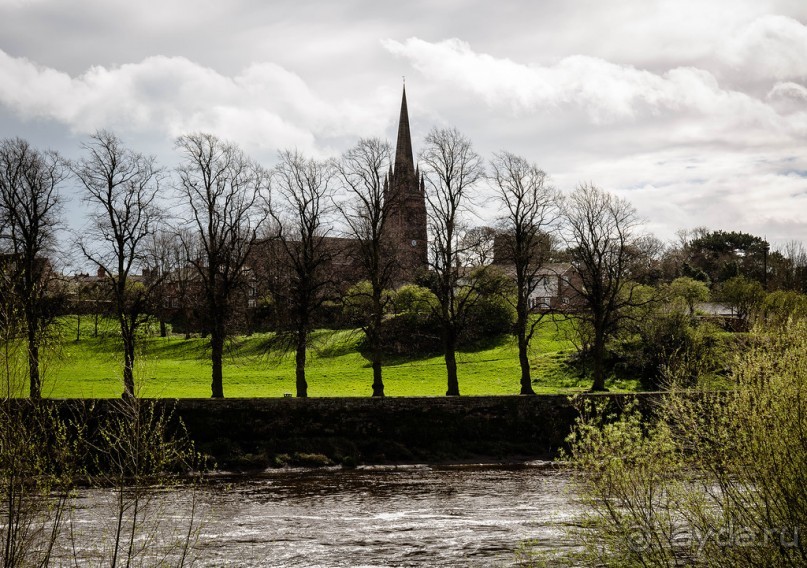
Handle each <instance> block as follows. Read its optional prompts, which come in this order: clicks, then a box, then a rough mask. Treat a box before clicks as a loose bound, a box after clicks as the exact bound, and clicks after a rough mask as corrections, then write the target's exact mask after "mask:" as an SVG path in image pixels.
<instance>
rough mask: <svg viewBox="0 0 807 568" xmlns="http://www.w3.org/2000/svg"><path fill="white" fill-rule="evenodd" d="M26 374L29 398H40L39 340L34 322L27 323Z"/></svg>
mask: <svg viewBox="0 0 807 568" xmlns="http://www.w3.org/2000/svg"><path fill="white" fill-rule="evenodd" d="M28 374H29V377H30V379H31V381H30V382H31V389H30V396H31V398H32V399H38V398H41V397H42V385H41V382H40V377H39V340H38V338H37V333H36V326H35V325H34V322H28Z"/></svg>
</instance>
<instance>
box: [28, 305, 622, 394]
mask: <svg viewBox="0 0 807 568" xmlns="http://www.w3.org/2000/svg"><path fill="white" fill-rule="evenodd" d="M74 326H75V319H72V318H71V320H69V321H68V322H65V328H64V330H63V336H64V337H68V339H65V340H64V341H62V342H61V343H60V344H59V347H58V349H57V350H56V351H57V353H56V355H54V356H53V357H51V360H52V362H51V363H50V364H49V366H48V369H47V371H46V377H45V382H44V385H43V394H44V395H45V396H50V397H57V398H63V397H117V396H119V395H120V393H121V391H122V387H121V382H120V379H119V377H120V375H121V357H120V355H119V351H120V350H119V347H118V339H117V338H116V337H115V333H114V325H112V323H111V322H105V323H104V326H103V327H104V329H102V330H101V331H102V333H101V334H100V336H99V337H97V338H93V337H91V336H90V333H91V331H92V330H91V326H90V325H89V321H87V320H85V321H84V322H83V324H82V334H83V335H82V339H81V341H78V342H77V341H74V334H75V330H74ZM565 331H566V325H565V324H564V322H561V323H560V325H559V326H555V324H554V323H552V322H546V323H544V324H542V327H541V329H540V331H539V332H538V334H537V336H536V338H535V340H534V341H533V352H532V363H533V369H534V370H533V378H534V388H535V390H536V391H537V392H553V393H557V392H578V391H581V390H584V389H585V388H588V387H589V386H590V379H587V378H581V377H579V376H577V375H576V374H575V372H574V371H573V370H572V369H570V368H569V367H568V366H566V365H565V363H564V361H565V358H566V355H567V354H568V353H569V352H570V350H572V349H573V347H572V345H571V344H570V342H569V341H568V340H567V339H566V338H565V337H566V336H565ZM270 339H271V336H270V335H268V334H255V335H252V336H249V337H238V338H236V339H235V340H233V341H232V342H231V343H230V345H229V348H228V353H227V354H226V357H225V364H224V394H225V396H227V397H275V396H283V394H284V393H294V392H295V390H294V358H293V356H292V355H284V354H280V353H275V352H273V351H272V350H270V349H269V347H268V345H269V343H270V341H269V340H270ZM360 339H361V333H360V332H356V331H336V332H334V331H318V332H317V333H316V334H315V338H314V344H313V346H312V349H311V350H310V355H309V364H308V366H307V379H308V383H309V396H369V395H370V394H371V388H370V385H371V382H372V370H371V368H370V366H369V363H368V361H367V360H366V359H364V358H363V357H362V356H361V355H360V354H359V353H358V352H357V351H356V345H357V343H358V341H359V340H360ZM141 344H142V346H143V353H144V354H143V355H141V357H140V359H139V364H138V368H137V372H136V375H137V377H138V388H139V393H140V395H141V396H149V397H209V396H210V364H209V352H208V349H207V340H205V339H201V338H192V339H189V340H185V339H183V338H182V337H180V336H172V337H167V338H160V337H154V336H151V337H147V338H144V341H143V342H142V343H141ZM458 360H459V363H460V367H459V381H460V392H461V393H462V394H464V395H489V394H493V395H503V394H516V393H518V388H519V385H518V382H519V377H520V372H519V367H518V358H517V349H516V345H515V341H514V340H513V339H512V338H500V339H499V340H498V341H496V342H491V343H490V344H488V345H485V346H482V347H480V348H478V349H476V350H474V351H467V352H462V353H460V354H458ZM384 383H385V387H386V389H385V391H386V394H387V395H389V396H440V395H443V394H445V388H446V385H445V366H444V362H443V359H442V356H434V357H422V358H413V359H399V360H395V361H390V362H389V363H388V364H387V365H386V366H385V368H384ZM609 386H610V387H611V388H616V389H628V390H633V389H635V388H636V384H635V383H634V382H631V381H628V382H623V383H619V384H611V385H609Z"/></svg>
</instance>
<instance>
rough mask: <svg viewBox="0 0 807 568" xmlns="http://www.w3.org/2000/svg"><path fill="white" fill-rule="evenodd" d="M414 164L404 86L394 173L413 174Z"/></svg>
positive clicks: (397, 174)
mask: <svg viewBox="0 0 807 568" xmlns="http://www.w3.org/2000/svg"><path fill="white" fill-rule="evenodd" d="M414 173H415V164H414V159H413V158H412V136H411V135H410V133H409V111H408V110H407V108H406V86H405V85H404V88H403V96H402V98H401V118H400V120H399V122H398V142H397V145H396V147H395V175H396V176H397V177H399V178H400V177H401V176H408V175H414Z"/></svg>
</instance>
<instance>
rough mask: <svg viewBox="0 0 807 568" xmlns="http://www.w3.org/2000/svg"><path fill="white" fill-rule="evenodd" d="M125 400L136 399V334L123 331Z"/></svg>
mask: <svg viewBox="0 0 807 568" xmlns="http://www.w3.org/2000/svg"><path fill="white" fill-rule="evenodd" d="M121 327H122V331H123V398H134V396H135V384H134V360H135V345H134V342H135V340H134V332H133V331H131V332H130V331H129V330H126V329H123V326H121Z"/></svg>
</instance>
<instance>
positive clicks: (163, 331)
mask: <svg viewBox="0 0 807 568" xmlns="http://www.w3.org/2000/svg"><path fill="white" fill-rule="evenodd" d="M167 336H168V330H167V329H166V328H165V320H164V319H162V318H160V337H167Z"/></svg>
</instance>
